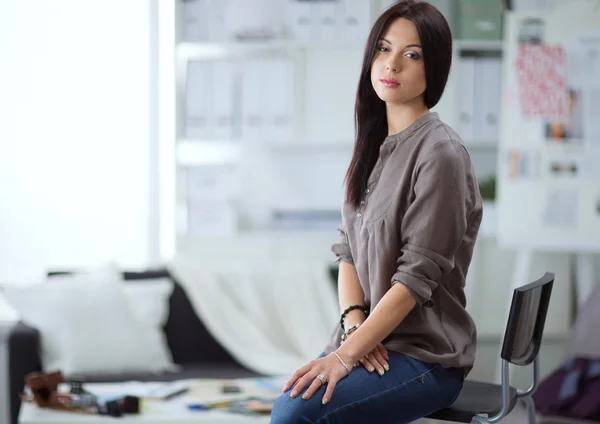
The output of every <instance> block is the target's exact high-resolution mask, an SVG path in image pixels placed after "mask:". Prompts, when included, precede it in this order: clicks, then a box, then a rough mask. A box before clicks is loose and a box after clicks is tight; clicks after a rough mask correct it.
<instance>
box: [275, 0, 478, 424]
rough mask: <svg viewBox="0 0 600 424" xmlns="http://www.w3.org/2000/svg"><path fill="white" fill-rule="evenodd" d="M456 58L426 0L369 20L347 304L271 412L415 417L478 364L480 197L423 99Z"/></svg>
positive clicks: (438, 403) (350, 206) (343, 280)
mask: <svg viewBox="0 0 600 424" xmlns="http://www.w3.org/2000/svg"><path fill="white" fill-rule="evenodd" d="M451 58H452V35H451V32H450V29H449V27H448V23H447V22H446V20H445V19H444V17H443V15H442V14H441V13H440V12H439V11H438V10H437V9H436V8H434V7H433V6H431V5H430V4H428V3H425V2H418V1H414V0H405V1H400V2H398V3H397V4H395V5H394V6H392V7H391V8H389V9H388V10H387V11H385V12H384V13H383V14H382V15H381V17H379V19H378V20H377V22H375V25H374V26H373V28H372V30H371V32H370V35H369V38H368V41H367V45H366V50H365V53H364V60H363V66H362V72H361V75H360V81H359V84H358V90H357V94H356V106H355V115H356V142H355V147H354V154H353V157H352V160H351V162H350V166H349V168H348V172H347V175H346V198H345V201H344V204H343V206H342V216H343V220H342V226H341V227H340V229H339V230H340V231H339V234H340V238H339V240H338V241H337V242H336V243H335V244H334V245H333V247H332V251H333V252H334V253H335V254H336V255H337V257H338V259H339V261H340V270H339V280H338V287H339V301H340V311H341V312H342V316H341V319H340V324H339V325H338V327H337V329H336V330H335V331H334V333H333V334H332V336H331V340H330V342H329V344H328V345H327V347H326V348H325V351H324V353H323V354H322V355H321V356H320V357H319V358H318V359H315V360H313V361H311V362H309V363H308V364H306V365H305V366H303V367H302V368H300V369H298V370H297V371H296V372H295V373H294V374H293V375H292V377H291V378H290V379H289V380H288V382H287V383H286V385H285V387H284V388H283V390H284V394H283V395H282V396H281V397H280V398H279V399H278V400H277V401H276V403H275V405H274V407H273V412H272V419H271V422H272V423H274V424H279V423H344V424H353V423H378V424H383V423H394V424H397V423H403V422H411V421H414V420H416V419H418V418H420V417H424V416H426V415H428V414H430V413H433V412H435V411H437V410H440V409H443V408H445V407H447V406H449V405H450V404H451V403H452V402H453V401H454V400H455V399H456V397H457V396H458V394H459V392H460V390H461V388H462V384H463V379H464V377H465V376H466V375H467V374H468V372H469V371H470V370H471V368H472V366H473V362H474V358H475V342H476V332H475V325H474V323H473V320H472V319H471V317H470V316H469V314H468V313H467V311H466V310H465V305H466V300H465V293H464V285H465V277H466V274H467V270H468V268H469V263H470V261H471V257H472V254H473V247H474V244H475V240H476V238H477V234H478V231H479V225H480V222H481V217H482V204H481V196H480V194H479V189H478V185H477V182H476V179H475V174H474V170H473V166H472V163H471V160H470V157H469V154H468V152H467V150H466V149H465V147H464V145H463V143H462V142H461V139H460V137H459V136H458V134H456V132H454V131H453V130H452V129H451V128H450V127H449V126H448V125H446V124H444V123H443V122H442V121H441V120H440V119H439V117H438V115H437V113H433V112H430V108H432V107H433V106H435V105H436V104H437V103H438V101H439V99H440V97H441V95H442V92H443V91H444V87H445V85H446V81H447V79H448V74H449V71H450V64H451V60H452V59H451Z"/></svg>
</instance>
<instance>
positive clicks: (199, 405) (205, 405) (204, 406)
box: [187, 400, 233, 411]
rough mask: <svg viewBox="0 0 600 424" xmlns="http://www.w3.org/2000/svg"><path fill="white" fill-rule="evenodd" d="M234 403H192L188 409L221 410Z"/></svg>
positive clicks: (228, 401) (225, 401) (224, 401)
mask: <svg viewBox="0 0 600 424" xmlns="http://www.w3.org/2000/svg"><path fill="white" fill-rule="evenodd" d="M232 402H233V401H231V400H223V401H220V402H206V403H192V404H189V405H188V406H187V407H188V409H190V410H192V411H203V410H205V409H212V408H220V407H222V406H227V405H229V404H231V403H232Z"/></svg>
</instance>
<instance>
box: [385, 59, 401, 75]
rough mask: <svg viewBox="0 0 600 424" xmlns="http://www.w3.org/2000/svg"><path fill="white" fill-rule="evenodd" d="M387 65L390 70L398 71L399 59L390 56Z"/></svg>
mask: <svg viewBox="0 0 600 424" xmlns="http://www.w3.org/2000/svg"><path fill="white" fill-rule="evenodd" d="M385 67H386V70H387V71H388V72H398V69H399V65H398V63H397V60H396V59H394V58H390V59H389V60H388V62H387V63H386V65H385Z"/></svg>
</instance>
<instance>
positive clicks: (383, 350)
mask: <svg viewBox="0 0 600 424" xmlns="http://www.w3.org/2000/svg"><path fill="white" fill-rule="evenodd" d="M376 349H377V350H379V352H380V353H381V355H382V356H383V357H384V358H385V360H386V361H387V360H389V359H390V356H389V355H388V351H387V349H386V348H385V346H384V345H382V344H381V343H379V344H378V345H377V347H376Z"/></svg>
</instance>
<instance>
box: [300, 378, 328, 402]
mask: <svg viewBox="0 0 600 424" xmlns="http://www.w3.org/2000/svg"><path fill="white" fill-rule="evenodd" d="M322 385H323V383H321V380H319V379H318V378H316V377H315V379H314V380H313V382H312V383H311V384H310V386H308V389H306V391H305V392H304V393H303V394H302V399H304V400H308V399H310V397H311V396H312V395H313V394H314V393H315V392H316V391H317V390H319V387H321V386H322Z"/></svg>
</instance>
